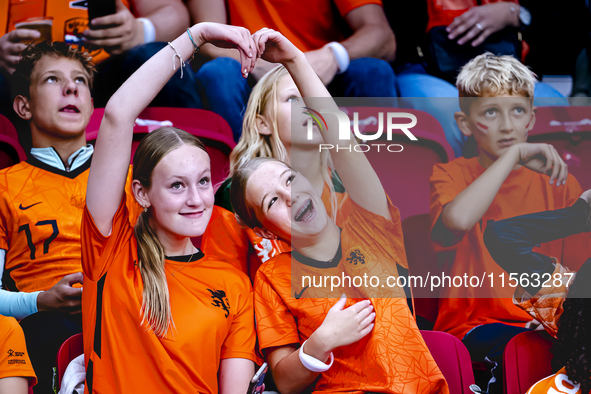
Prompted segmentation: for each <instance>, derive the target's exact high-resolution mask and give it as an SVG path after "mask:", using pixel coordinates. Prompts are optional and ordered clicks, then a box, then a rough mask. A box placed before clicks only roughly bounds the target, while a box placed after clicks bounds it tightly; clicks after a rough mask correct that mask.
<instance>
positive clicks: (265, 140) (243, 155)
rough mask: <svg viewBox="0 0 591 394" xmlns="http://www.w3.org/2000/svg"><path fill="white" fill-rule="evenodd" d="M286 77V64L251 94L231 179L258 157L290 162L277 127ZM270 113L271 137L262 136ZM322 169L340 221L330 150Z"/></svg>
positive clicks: (322, 157) (333, 215)
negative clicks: (279, 88)
mask: <svg viewBox="0 0 591 394" xmlns="http://www.w3.org/2000/svg"><path fill="white" fill-rule="evenodd" d="M286 75H289V73H288V71H287V69H286V68H285V67H283V66H282V65H280V66H277V67H275V68H274V69H272V70H271V71H269V72H268V73H267V74H265V76H263V77H262V78H261V79H260V80H259V81H258V82H257V84H256V86H255V87H254V89H253V90H252V92H251V93H250V98H249V99H248V105H247V106H246V110H245V112H244V120H243V122H242V135H241V136H240V140H239V141H238V144H237V145H236V147H235V148H234V149H233V150H232V153H231V154H230V175H229V178H231V177H232V176H233V175H234V173H235V172H236V171H237V169H238V168H239V167H241V166H243V165H244V164H245V163H246V162H247V161H249V160H251V159H254V158H255V157H269V158H273V159H277V160H279V161H282V162H287V161H288V157H289V156H288V154H287V149H286V148H285V145H284V144H283V142H282V141H281V138H279V127H278V124H277V102H278V92H277V86H278V85H279V81H280V80H281V78H283V77H284V76H286ZM267 110H268V113H267V115H268V118H269V119H270V121H271V127H270V129H271V134H269V135H264V134H261V133H260V130H259V127H258V122H257V116H258V115H263V114H265V112H266V111H267ZM320 167H321V171H322V178H323V179H324V182H325V183H326V184H328V186H329V188H330V205H331V214H330V217H331V218H332V219H333V220H336V210H337V196H336V192H335V189H334V186H333V183H332V178H331V174H332V169H333V168H334V166H333V164H332V159H331V157H330V153H328V151H326V150H323V151H322V153H321V154H320Z"/></svg>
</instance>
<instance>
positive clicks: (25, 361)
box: [0, 316, 37, 386]
mask: <svg viewBox="0 0 591 394" xmlns="http://www.w3.org/2000/svg"><path fill="white" fill-rule="evenodd" d="M0 344H2V348H1V349H0V379H3V378H10V377H23V378H28V380H29V386H34V385H36V384H37V377H36V376H35V371H33V366H32V365H31V360H29V355H28V354H27V345H26V343H25V334H23V330H22V328H21V326H19V324H18V323H17V321H16V320H15V319H14V318H13V317H6V316H0Z"/></svg>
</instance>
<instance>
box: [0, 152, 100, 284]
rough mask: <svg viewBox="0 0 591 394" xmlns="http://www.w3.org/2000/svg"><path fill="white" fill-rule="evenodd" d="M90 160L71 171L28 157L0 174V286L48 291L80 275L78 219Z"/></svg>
mask: <svg viewBox="0 0 591 394" xmlns="http://www.w3.org/2000/svg"><path fill="white" fill-rule="evenodd" d="M89 166H90V160H88V161H87V162H86V163H85V164H84V165H82V166H81V167H79V168H77V169H75V170H74V171H71V172H66V171H62V170H59V169H56V168H54V167H51V166H49V165H47V164H44V163H42V162H40V161H39V160H37V159H35V158H31V159H29V160H27V161H26V162H21V163H19V164H16V165H14V166H12V167H8V168H6V169H3V170H1V171H0V248H1V249H5V250H6V263H5V271H4V275H3V279H2V283H3V284H4V286H5V288H6V289H8V290H11V291H27V292H32V291H39V290H48V289H50V288H51V287H52V286H53V285H54V284H56V283H57V282H58V281H59V280H60V279H61V278H63V277H64V276H65V275H68V274H72V273H75V272H80V271H81V268H80V221H81V220H82V209H83V208H84V202H85V198H86V184H87V182H88V168H89Z"/></svg>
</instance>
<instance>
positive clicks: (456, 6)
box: [427, 0, 519, 31]
mask: <svg viewBox="0 0 591 394" xmlns="http://www.w3.org/2000/svg"><path fill="white" fill-rule="evenodd" d="M500 1H507V2H510V3H516V4H519V0H478V1H477V0H428V1H427V12H428V14H429V22H428V23H427V31H429V30H431V29H432V28H433V27H435V26H448V25H449V24H450V23H452V22H453V20H454V18H456V17H458V16H460V15H462V14H463V13H464V12H466V11H468V10H469V9H470V8H472V7H476V6H478V5H485V4H492V3H498V2H500Z"/></svg>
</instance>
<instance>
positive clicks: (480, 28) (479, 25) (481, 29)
mask: <svg viewBox="0 0 591 394" xmlns="http://www.w3.org/2000/svg"><path fill="white" fill-rule="evenodd" d="M474 26H476V28H477V29H478V30H480V31H483V30H484V27H482V25H481V24H480V23H477V24H475V25H474Z"/></svg>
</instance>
